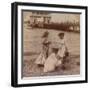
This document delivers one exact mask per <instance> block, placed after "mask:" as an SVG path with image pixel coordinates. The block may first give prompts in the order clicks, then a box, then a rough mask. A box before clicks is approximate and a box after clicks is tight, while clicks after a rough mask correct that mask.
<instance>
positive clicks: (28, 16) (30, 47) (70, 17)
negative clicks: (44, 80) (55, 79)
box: [22, 11, 80, 77]
mask: <svg viewBox="0 0 90 90" xmlns="http://www.w3.org/2000/svg"><path fill="white" fill-rule="evenodd" d="M22 17H23V20H22V21H23V23H22V27H23V28H22V30H23V33H22V34H23V37H22V43H23V45H22V48H23V50H22V77H39V76H56V75H80V15H79V14H67V13H47V12H35V11H34V12H31V11H23V15H22ZM44 32H48V33H49V36H48V39H49V41H50V42H51V45H50V48H52V47H55V48H56V47H58V45H59V37H58V34H59V33H64V35H65V37H64V38H65V42H66V46H67V48H68V53H69V55H68V56H67V57H66V58H65V62H64V63H62V64H61V65H60V66H58V67H57V68H55V69H54V70H53V71H50V72H43V69H44V67H43V66H40V67H38V65H37V64H35V60H36V59H37V58H38V56H39V55H40V53H41V51H42V38H41V37H42V35H43V33H44ZM49 64H50V63H49Z"/></svg>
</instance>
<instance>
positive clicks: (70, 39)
mask: <svg viewBox="0 0 90 90" xmlns="http://www.w3.org/2000/svg"><path fill="white" fill-rule="evenodd" d="M11 10H12V38H11V40H12V45H11V46H12V48H11V49H12V60H11V85H12V86H13V87H22V86H40V85H56V84H72V83H87V7H86V6H73V5H71V6H70V5H56V4H38V3H37V4H36V3H21V2H15V3H12V9H11Z"/></svg>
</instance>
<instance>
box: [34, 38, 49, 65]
mask: <svg viewBox="0 0 90 90" xmlns="http://www.w3.org/2000/svg"><path fill="white" fill-rule="evenodd" d="M48 42H49V41H48V40H47V39H43V40H42V51H41V53H40V54H39V56H38V57H37V59H36V60H35V64H37V65H44V63H45V60H46V58H47V55H48V50H49V45H48Z"/></svg>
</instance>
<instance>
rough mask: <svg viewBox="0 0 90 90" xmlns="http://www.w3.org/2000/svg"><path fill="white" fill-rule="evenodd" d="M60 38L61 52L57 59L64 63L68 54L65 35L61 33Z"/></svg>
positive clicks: (59, 51)
mask: <svg viewBox="0 0 90 90" xmlns="http://www.w3.org/2000/svg"><path fill="white" fill-rule="evenodd" d="M58 36H59V50H58V53H57V58H58V59H61V61H62V60H63V58H64V57H65V55H66V53H67V46H66V43H65V38H64V33H59V34H58Z"/></svg>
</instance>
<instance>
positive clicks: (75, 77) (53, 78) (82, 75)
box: [18, 6, 85, 84]
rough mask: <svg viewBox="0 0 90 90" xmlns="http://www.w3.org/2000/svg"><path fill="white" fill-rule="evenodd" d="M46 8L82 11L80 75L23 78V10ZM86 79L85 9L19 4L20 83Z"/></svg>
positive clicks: (46, 9) (49, 9)
mask: <svg viewBox="0 0 90 90" xmlns="http://www.w3.org/2000/svg"><path fill="white" fill-rule="evenodd" d="M22 9H24V10H43V11H44V10H45V11H64V12H78V13H82V14H81V17H80V22H81V23H80V31H81V32H80V45H81V46H80V63H81V65H80V71H81V72H80V75H68V76H47V77H33V78H24V79H22V78H21V63H22V62H21V10H22ZM78 80H85V10H83V9H71V8H51V7H36V6H18V84H32V83H45V82H63V81H78Z"/></svg>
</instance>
